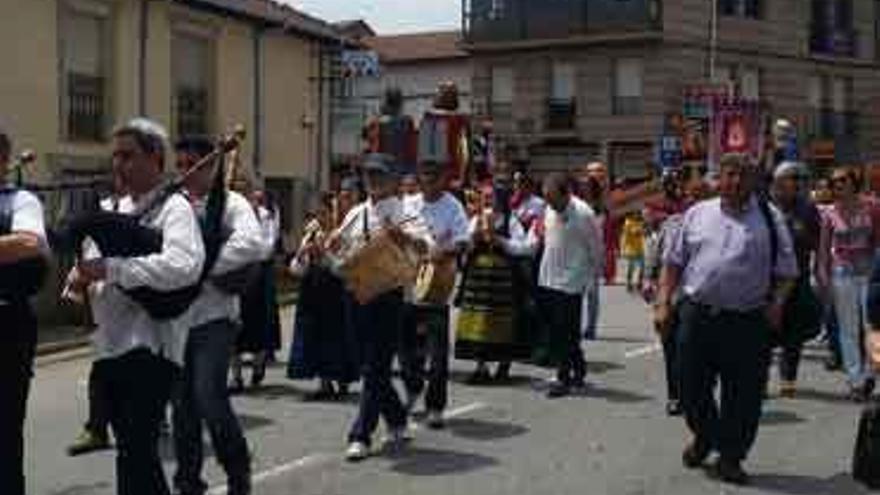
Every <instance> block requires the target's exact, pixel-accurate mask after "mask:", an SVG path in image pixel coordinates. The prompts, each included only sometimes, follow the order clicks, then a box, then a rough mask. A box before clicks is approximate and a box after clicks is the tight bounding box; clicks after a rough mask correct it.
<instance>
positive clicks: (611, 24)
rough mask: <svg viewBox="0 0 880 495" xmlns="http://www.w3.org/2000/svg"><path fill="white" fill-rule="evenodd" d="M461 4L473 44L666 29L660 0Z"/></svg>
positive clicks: (474, 0) (480, 0) (472, 0)
mask: <svg viewBox="0 0 880 495" xmlns="http://www.w3.org/2000/svg"><path fill="white" fill-rule="evenodd" d="M462 9H463V12H464V16H463V23H464V25H463V30H462V32H463V33H464V40H465V42H466V43H468V44H471V45H475V44H483V43H510V42H522V41H535V40H564V39H568V38H573V37H584V36H590V35H608V34H628V33H644V32H647V31H652V32H654V31H659V30H660V29H662V10H661V9H662V2H661V0H462Z"/></svg>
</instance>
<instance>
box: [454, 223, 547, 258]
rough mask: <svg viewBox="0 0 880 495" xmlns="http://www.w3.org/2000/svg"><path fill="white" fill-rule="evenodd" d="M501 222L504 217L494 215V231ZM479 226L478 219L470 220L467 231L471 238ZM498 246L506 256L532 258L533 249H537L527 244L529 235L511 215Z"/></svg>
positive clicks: (498, 227) (499, 226)
mask: <svg viewBox="0 0 880 495" xmlns="http://www.w3.org/2000/svg"><path fill="white" fill-rule="evenodd" d="M503 222H504V216H502V215H496V216H495V225H494V227H495V229H496V230H497V229H500V228H501V227H502V225H501V224H502V223H503ZM479 224H480V218H479V217H473V218H471V220H470V227H469V229H468V231H469V233H470V235H471V236H472V237H473V235H474V233H476V232H477V230H478V229H479V228H480V226H479ZM498 244H499V245H500V246H501V249H502V250H503V251H504V252H505V254H507V255H508V256H518V257H521V256H532V255H534V253H535V249H536V248H537V246H532V245H531V244H530V243H529V233H528V232H526V230H525V229H524V228H523V225H522V223H521V222H519V221H518V220H517V219H516V217H515V216H513V215H511V217H510V223H509V225H508V226H507V237H505V238H501V239H498Z"/></svg>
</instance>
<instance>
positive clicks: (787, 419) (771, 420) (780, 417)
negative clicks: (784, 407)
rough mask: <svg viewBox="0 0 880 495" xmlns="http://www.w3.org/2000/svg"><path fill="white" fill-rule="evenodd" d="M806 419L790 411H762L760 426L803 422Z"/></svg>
mask: <svg viewBox="0 0 880 495" xmlns="http://www.w3.org/2000/svg"><path fill="white" fill-rule="evenodd" d="M806 421H807V420H806V419H805V418H804V417H802V416H799V415H797V414H795V413H793V412H791V411H779V410H776V411H764V413H763V414H762V415H761V425H762V426H779V425H790V424H797V423H805V422H806Z"/></svg>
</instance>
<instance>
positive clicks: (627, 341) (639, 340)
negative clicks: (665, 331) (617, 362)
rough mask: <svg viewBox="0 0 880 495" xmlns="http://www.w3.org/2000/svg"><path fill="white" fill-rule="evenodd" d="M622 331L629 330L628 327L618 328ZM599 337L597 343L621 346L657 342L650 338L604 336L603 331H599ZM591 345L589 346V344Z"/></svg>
mask: <svg viewBox="0 0 880 495" xmlns="http://www.w3.org/2000/svg"><path fill="white" fill-rule="evenodd" d="M617 328H618V329H622V330H629V329H628V328H626V327H617ZM598 333H599V336H598V337H597V338H596V342H608V343H619V344H653V343H655V342H656V341H657V340H656V339H653V338H649V337H632V336H627V335H602V329H601V328H600V329H599V330H598ZM587 345H589V344H587Z"/></svg>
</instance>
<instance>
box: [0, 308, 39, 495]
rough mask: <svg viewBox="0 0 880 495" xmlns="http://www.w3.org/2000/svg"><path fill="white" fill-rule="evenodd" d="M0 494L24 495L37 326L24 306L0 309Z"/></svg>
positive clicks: (28, 309) (31, 313)
mask: <svg viewBox="0 0 880 495" xmlns="http://www.w3.org/2000/svg"><path fill="white" fill-rule="evenodd" d="M0 321H2V322H3V324H2V327H3V331H2V332H0V400H2V406H0V493H2V494H4V495H7V494H9V495H24V488H25V486H24V485H25V483H24V433H23V432H24V420H25V415H26V412H27V399H28V392H29V390H30V383H31V377H32V376H33V362H34V348H35V345H36V334H37V332H36V330H37V323H36V319H35V318H34V314H33V312H32V311H31V309H30V307H29V306H28V305H27V304H20V305H15V306H0Z"/></svg>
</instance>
